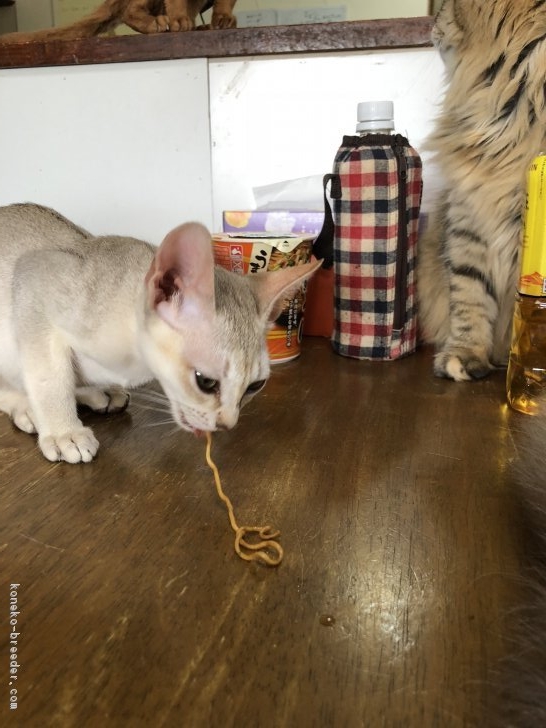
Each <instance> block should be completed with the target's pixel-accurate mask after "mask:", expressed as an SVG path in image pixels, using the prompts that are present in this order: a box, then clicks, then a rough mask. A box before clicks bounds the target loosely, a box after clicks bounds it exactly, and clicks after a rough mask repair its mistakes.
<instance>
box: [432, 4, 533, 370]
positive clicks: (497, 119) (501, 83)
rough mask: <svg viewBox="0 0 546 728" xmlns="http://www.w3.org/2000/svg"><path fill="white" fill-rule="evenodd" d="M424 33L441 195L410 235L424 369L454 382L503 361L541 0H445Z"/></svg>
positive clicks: (529, 153)
mask: <svg viewBox="0 0 546 728" xmlns="http://www.w3.org/2000/svg"><path fill="white" fill-rule="evenodd" d="M433 40H434V43H435V45H436V46H437V48H438V49H439V50H440V53H441V54H442V56H443V58H444V60H445V64H446V71H447V81H448V85H447V90H446V93H445V98H444V100H443V105H442V108H441V111H440V114H439V118H438V120H437V123H436V128H435V130H434V132H433V134H432V137H431V139H430V146H431V147H432V149H433V150H434V152H435V154H436V159H437V163H438V165H439V167H440V171H441V173H442V176H443V181H444V183H445V192H444V194H443V195H442V197H441V199H440V201H439V203H438V205H437V209H436V210H435V211H434V214H433V216H432V220H431V225H430V227H429V230H428V232H427V233H426V235H425V236H424V237H423V239H422V241H421V243H420V249H419V256H420V260H419V264H418V295H419V307H420V323H421V328H422V331H423V335H424V339H425V340H426V341H429V342H432V343H434V344H435V345H436V356H435V360H434V371H435V373H436V374H437V375H438V376H442V377H448V378H451V379H454V380H456V381H462V380H469V379H472V378H480V377H483V376H485V375H487V374H488V373H489V372H490V370H491V369H492V368H493V367H495V366H497V365H504V364H505V363H506V360H507V355H508V349H509V339H510V328H511V317H512V311H513V303H514V295H515V286H516V281H517V275H518V268H519V262H518V258H519V248H520V238H521V228H522V208H523V204H524V190H525V175H526V170H527V167H528V165H529V163H530V162H531V160H532V159H533V157H534V156H536V154H537V153H538V152H540V151H541V150H543V149H544V148H545V147H546V99H545V96H546V86H545V83H544V79H545V77H546V2H544V1H541V2H537V0H517V2H514V0H446V1H445V2H444V4H443V5H442V7H441V10H440V12H439V14H438V16H437V18H436V22H435V25H434V30H433Z"/></svg>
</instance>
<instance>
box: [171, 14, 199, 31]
mask: <svg viewBox="0 0 546 728" xmlns="http://www.w3.org/2000/svg"><path fill="white" fill-rule="evenodd" d="M168 21H169V30H170V31H171V33H179V32H182V31H186V30H192V28H193V27H194V25H195V23H194V22H193V21H192V20H191V18H189V17H188V16H187V15H169V18H168Z"/></svg>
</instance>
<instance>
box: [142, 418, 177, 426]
mask: <svg viewBox="0 0 546 728" xmlns="http://www.w3.org/2000/svg"><path fill="white" fill-rule="evenodd" d="M172 424H173V420H172V418H171V419H170V420H160V421H159V422H146V424H144V425H143V427H164V426H165V425H172Z"/></svg>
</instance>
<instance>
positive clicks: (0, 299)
mask: <svg viewBox="0 0 546 728" xmlns="http://www.w3.org/2000/svg"><path fill="white" fill-rule="evenodd" d="M321 263H322V261H316V260H313V261H312V262H310V263H306V264H303V265H297V266H293V267H286V268H282V269H280V270H276V271H274V272H268V273H255V274H252V275H247V276H241V275H236V274H235V273H231V272H229V271H226V270H224V269H223V268H220V267H218V266H215V265H214V258H213V249H212V241H211V236H210V234H209V232H208V230H207V229H206V228H205V227H203V226H202V225H200V224H198V223H186V224H184V225H181V226H179V227H177V228H175V229H174V230H172V231H171V232H170V233H169V234H168V235H167V236H166V237H165V239H164V240H163V242H162V243H161V245H160V246H159V247H158V248H155V247H154V246H152V245H150V244H148V243H146V242H143V241H141V240H136V239H134V238H126V237H121V236H104V237H94V236H92V235H91V234H90V233H88V232H87V231H85V230H83V229H82V228H80V227H78V226H77V225H75V224H74V223H72V222H70V221H69V220H67V219H66V218H64V217H63V216H62V215H60V214H59V213H57V212H55V211H54V210H51V209H49V208H46V207H41V206H39V205H34V204H15V205H8V206H7V207H2V208H0V411H3V412H5V413H7V414H8V415H9V416H10V417H11V419H12V421H13V423H14V424H15V426H16V427H18V428H19V429H20V430H23V431H24V432H28V433H37V434H38V445H39V447H40V449H41V451H42V453H43V455H44V456H45V457H46V458H47V459H48V460H51V461H56V460H65V461H67V462H70V463H78V462H89V461H90V460H92V459H93V457H94V456H95V454H96V452H97V449H98V445H99V443H98V442H97V440H96V439H95V436H94V435H93V432H92V430H91V429H90V428H88V427H84V426H83V424H82V422H81V420H80V419H79V417H78V413H77V407H76V405H77V404H81V405H85V406H87V407H89V408H91V409H92V410H94V411H97V412H115V411H120V410H123V409H125V407H126V406H127V404H128V402H129V395H128V393H127V392H126V389H128V388H132V387H137V386H140V385H142V384H144V383H146V382H148V381H150V380H152V379H156V380H157V381H158V382H159V384H160V385H161V387H162V389H163V392H164V397H163V398H162V403H163V405H164V406H165V407H168V408H169V410H170V414H171V416H172V419H173V421H174V422H175V423H176V424H177V425H178V426H179V427H180V428H182V429H183V430H187V431H189V432H193V433H195V434H199V433H203V432H212V431H215V430H220V429H230V428H232V427H234V426H235V424H236V423H237V420H238V418H239V410H240V408H241V407H242V406H243V405H244V404H245V403H246V402H247V401H249V400H250V399H251V398H252V397H253V396H254V394H256V393H257V392H258V391H260V389H262V387H263V386H264V385H265V383H266V381H267V379H268V377H269V371H270V367H269V356H268V352H267V346H266V333H267V330H268V328H269V327H270V325H271V323H272V322H273V321H274V320H275V319H276V318H277V316H278V315H279V313H280V311H281V310H282V306H283V303H284V299H285V297H286V296H288V295H289V294H290V293H291V292H292V291H293V290H294V289H296V288H299V286H300V285H301V283H302V282H303V281H304V280H306V279H307V278H309V277H310V276H311V275H312V273H313V272H314V271H315V270H316V269H317V267H319V266H320V265H321Z"/></svg>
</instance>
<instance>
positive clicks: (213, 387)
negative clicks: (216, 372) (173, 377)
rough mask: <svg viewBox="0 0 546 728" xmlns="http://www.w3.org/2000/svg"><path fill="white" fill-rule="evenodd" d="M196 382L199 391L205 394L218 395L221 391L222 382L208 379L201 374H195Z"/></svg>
mask: <svg viewBox="0 0 546 728" xmlns="http://www.w3.org/2000/svg"><path fill="white" fill-rule="evenodd" d="M195 381H196V382H197V386H198V387H199V389H200V390H201V391H202V392H204V393H205V394H218V392H219V391H220V382H219V381H218V380H217V379H211V378H210V377H206V376H205V375H204V374H201V372H197V371H196V372H195Z"/></svg>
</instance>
